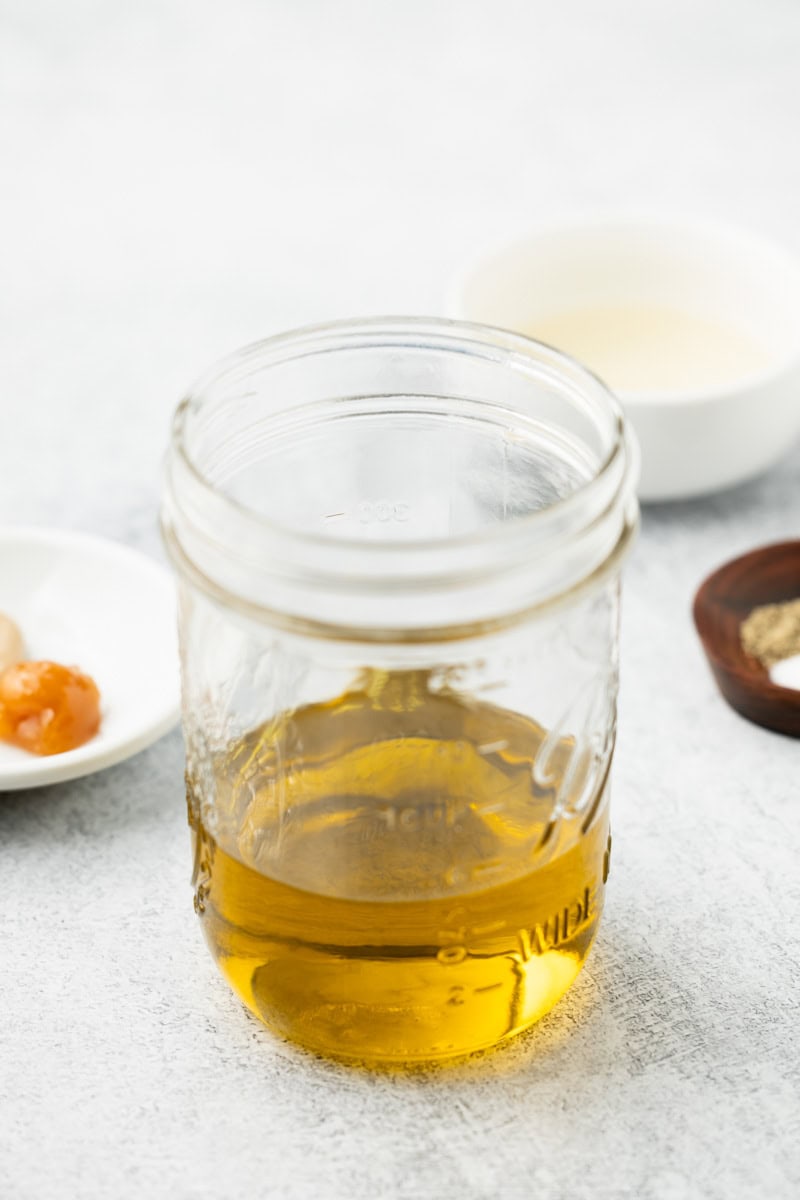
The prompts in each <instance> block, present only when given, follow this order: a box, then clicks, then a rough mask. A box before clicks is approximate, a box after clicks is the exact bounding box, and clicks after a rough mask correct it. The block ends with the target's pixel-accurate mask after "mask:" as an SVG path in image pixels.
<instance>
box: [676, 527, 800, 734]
mask: <svg viewBox="0 0 800 1200" xmlns="http://www.w3.org/2000/svg"><path fill="white" fill-rule="evenodd" d="M798 598H800V541H792V542H778V543H776V544H774V545H771V546H762V547H761V548H760V549H758V550H751V551H750V553H749V554H743V555H742V556H741V557H740V558H735V559H733V560H732V561H731V562H728V563H725V565H724V566H722V567H720V568H719V569H718V570H716V571H714V572H713V574H711V575H709V577H708V579H706V580H705V582H704V583H703V584H702V585H701V587H700V588H699V590H698V592H697V595H696V596H695V599H694V622H695V625H696V627H697V632H698V634H699V635H700V640H701V642H702V643H703V649H704V650H705V652H706V657H707V658H708V661H709V664H710V666H711V670H712V671H713V673H714V678H715V679H716V681H717V684H718V685H719V689H720V691H721V692H722V694H723V696H724V697H725V699H726V700H727V701H728V703H729V704H730V705H731V706H732V707H733V708H735V709H736V711H737V712H738V713H740V714H741V715H742V716H743V717H746V718H747V720H748V721H753V722H755V724H756V725H763V726H764V727H765V728H766V729H774V730H775V731H776V732H778V733H785V734H788V735H789V736H791V737H800V690H796V689H794V688H785V687H780V686H779V685H778V684H776V683H773V682H772V680H771V679H770V677H769V674H768V672H767V669H766V667H764V666H763V664H762V663H760V662H759V661H758V659H756V658H753V657H752V656H751V655H749V654H746V653H745V651H744V649H743V647H742V643H741V635H740V630H741V625H742V622H743V621H744V620H745V619H746V618H747V617H748V616H749V614H750V613H751V612H752V610H753V609H754V608H757V607H758V606H759V605H761V604H782V603H784V602H785V601H787V600H796V599H798Z"/></svg>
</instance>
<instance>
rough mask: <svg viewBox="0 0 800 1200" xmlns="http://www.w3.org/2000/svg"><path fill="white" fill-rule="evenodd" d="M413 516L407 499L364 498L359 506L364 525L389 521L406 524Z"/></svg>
mask: <svg viewBox="0 0 800 1200" xmlns="http://www.w3.org/2000/svg"><path fill="white" fill-rule="evenodd" d="M410 516H411V505H410V504H409V503H408V501H406V500H362V501H361V503H360V504H359V506H358V519H359V521H360V522H361V524H362V525H373V524H374V523H375V522H376V521H379V522H380V523H381V524H382V525H385V524H387V523H388V522H389V521H393V522H396V523H397V524H400V525H402V524H404V523H405V522H406V521H407V520H408V519H409V517H410Z"/></svg>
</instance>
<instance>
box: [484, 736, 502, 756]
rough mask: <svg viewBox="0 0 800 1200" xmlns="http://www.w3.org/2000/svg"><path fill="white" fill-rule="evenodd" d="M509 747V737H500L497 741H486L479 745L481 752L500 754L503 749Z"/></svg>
mask: <svg viewBox="0 0 800 1200" xmlns="http://www.w3.org/2000/svg"><path fill="white" fill-rule="evenodd" d="M507 748H508V738H500V739H499V741H496V742H484V743H483V745H482V746H478V753H479V754H499V753H500V751H501V750H506V749H507Z"/></svg>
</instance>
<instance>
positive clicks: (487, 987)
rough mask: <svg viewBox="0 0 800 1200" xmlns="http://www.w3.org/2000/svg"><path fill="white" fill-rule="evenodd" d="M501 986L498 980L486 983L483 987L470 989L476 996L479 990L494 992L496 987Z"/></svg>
mask: <svg viewBox="0 0 800 1200" xmlns="http://www.w3.org/2000/svg"><path fill="white" fill-rule="evenodd" d="M502 986H503V985H502V983H501V982H500V981H499V980H498V981H497V983H487V984H485V985H484V986H483V987H479V988H473V989H472V990H473V991H474V992H475V995H476V996H477V995H478V993H479V992H495V991H497V989H498V988H501V987H502Z"/></svg>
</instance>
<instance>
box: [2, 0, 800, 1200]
mask: <svg viewBox="0 0 800 1200" xmlns="http://www.w3.org/2000/svg"><path fill="white" fill-rule="evenodd" d="M0 35H1V36H0V94H1V95H2V106H1V108H0V112H1V113H2V126H0V161H2V163H3V187H2V192H1V193H0V208H1V215H2V222H0V230H2V232H1V233H0V237H1V238H2V246H0V262H2V280H3V286H2V289H0V329H2V332H3V342H2V349H1V350H0V354H1V358H0V389H1V390H0V413H2V420H3V427H2V436H0V519H1V520H4V521H15V522H20V521H23V520H29V521H34V522H42V523H57V524H62V525H65V526H71V527H81V528H86V529H89V530H94V531H96V532H100V533H104V534H108V535H111V536H115V537H118V538H120V539H121V540H124V541H127V542H129V543H131V544H133V545H138V546H141V547H143V548H145V549H147V550H150V551H152V552H153V553H154V554H160V549H159V545H158V538H157V532H156V527H155V505H156V496H157V486H158V467H159V457H160V453H161V449H162V447H163V445H164V442H165V439H166V435H167V427H168V420H169V414H170V411H171V408H172V406H173V404H174V402H175V400H176V399H177V397H178V396H179V394H180V392H181V389H182V388H183V387H184V386H185V385H186V383H187V382H188V381H189V380H190V379H191V378H192V377H193V375H194V374H195V373H197V371H198V370H199V369H201V368H202V367H203V366H205V365H206V364H207V363H208V362H209V361H210V360H213V359H214V358H215V357H216V356H217V355H218V354H220V353H222V352H224V351H226V350H229V349H232V348H234V347H235V346H237V345H239V344H241V343H243V342H245V341H247V340H249V339H252V338H254V337H256V336H259V335H261V334H265V333H269V332H274V331H276V330H278V329H280V328H283V327H289V326H291V325H293V324H297V323H300V322H304V321H309V320H315V319H318V318H326V317H334V316H342V315H347V314H354V313H369V312H379V311H381V310H386V311H388V310H394V311H403V310H405V311H429V312H430V311H437V310H438V309H439V308H440V306H441V295H442V289H443V286H444V281H445V279H446V277H447V276H448V275H449V273H450V271H451V270H452V269H453V268H454V267H455V266H456V265H457V264H458V263H459V262H460V261H461V259H463V258H464V257H465V256H466V255H469V254H470V253H471V252H472V251H473V249H474V248H475V245H476V244H477V243H479V242H481V241H484V240H486V238H487V237H488V238H489V239H491V238H492V237H494V236H496V235H497V234H498V233H503V232H507V231H509V230H513V229H517V228H519V227H521V226H523V225H524V224H526V223H527V222H533V221H537V220H544V219H549V218H551V217H553V216H554V215H556V216H557V215H559V214H562V213H564V212H567V211H569V212H576V211H580V210H581V209H582V208H596V207H603V206H614V205H617V204H620V203H626V204H630V205H632V206H636V207H641V206H647V205H657V206H659V207H665V206H668V205H671V206H676V207H678V208H681V209H683V210H684V211H693V212H696V213H699V214H700V215H711V216H713V215H715V214H719V215H724V216H725V217H726V218H728V219H733V220H740V221H744V222H746V223H750V224H753V225H755V226H757V227H760V228H762V229H763V230H764V231H765V232H767V233H771V234H773V235H774V236H777V237H780V238H783V239H784V240H785V241H787V242H788V243H789V244H791V245H794V246H795V248H798V247H800V216H798V214H799V213H800V158H798V155H797V153H796V145H797V133H796V129H797V119H798V115H800V74H799V73H798V70H797V62H798V58H799V57H800V8H799V7H798V5H797V4H796V3H795V0H735V2H734V0H705V2H704V3H698V2H697V0H672V2H671V3H670V4H668V5H666V4H665V5H656V4H651V5H648V4H642V3H640V2H636V0H608V2H607V3H604V4H597V3H595V2H594V0H571V2H570V3H562V4H552V3H550V4H545V3H543V2H535V3H532V2H530V0H527V2H519V3H512V2H503V0H499V2H497V3H492V4H489V3H485V4H476V3H470V2H466V0H460V2H459V3H455V2H453V3H444V2H437V0H428V2H423V0H404V2H403V3H402V4H400V3H397V4H389V3H383V4H376V3H368V2H367V0H361V2H359V3H350V2H346V3H345V2H339V3H336V4H327V5H326V4H324V3H323V2H322V0H296V2H291V3H290V2H289V0H286V2H285V3H278V2H277V0H263V2H260V3H259V2H258V0H249V2H247V0H229V2H228V3H227V4H224V5H221V4H214V3H212V2H211V0H183V2H180V0H165V2H164V3H157V2H156V0H140V2H139V3H137V4H132V3H131V4H128V3H123V0H115V2H112V3H109V2H101V0H73V2H72V3H70V4H64V3H60V2H57V0H51V2H50V3H45V2H44V0H4V2H3V3H2V4H0ZM793 534H794V535H798V534H800V461H799V460H798V452H797V450H794V451H793V452H792V453H791V454H790V457H789V458H787V460H786V461H785V462H784V463H783V464H782V465H781V466H780V467H779V468H778V469H777V470H775V471H774V472H773V473H772V474H771V475H770V477H769V478H767V479H764V480H762V481H760V482H758V483H754V484H752V485H749V486H747V487H745V488H743V489H740V490H737V491H736V492H732V493H729V494H727V495H724V496H720V497H717V498H716V499H713V500H709V501H707V502H703V503H697V504H693V505H685V506H671V507H663V508H660V509H658V510H654V511H650V512H648V513H647V515H646V518H645V523H644V530H643V535H642V538H641V540H640V543H639V546H638V549H637V552H636V556H635V559H634V561H633V563H632V565H631V569H630V571H629V573H628V577H627V593H626V604H625V613H624V638H623V642H624V646H623V651H624V662H623V667H624V678H623V702H622V712H621V736H620V742H619V750H618V757H617V769H616V782H615V793H614V824H615V860H614V868H613V873H612V877H611V884H610V891H609V905H608V910H607V914H606V918H605V921H604V924H603V927H602V932H601V936H600V939H599V943H598V946H597V948H596V950H595V952H594V953H593V955H592V958H591V959H590V963H589V965H588V967H587V970H586V971H585V973H584V974H583V976H582V977H581V979H580V981H579V983H578V984H577V986H576V987H575V988H574V990H573V992H572V993H571V995H570V996H569V997H568V998H567V999H566V1000H565V1001H564V1003H562V1005H561V1006H560V1007H559V1008H558V1009H557V1010H556V1011H555V1012H554V1013H553V1014H552V1015H551V1016H550V1017H549V1018H547V1019H546V1020H545V1021H544V1022H543V1023H542V1024H541V1025H540V1026H539V1027H538V1028H537V1029H536V1030H534V1031H533V1032H532V1033H531V1034H530V1035H528V1036H525V1037H523V1038H522V1039H521V1040H519V1041H518V1042H517V1043H516V1044H514V1045H512V1046H509V1047H508V1048H507V1049H505V1050H503V1051H501V1052H498V1053H496V1054H495V1055H494V1056H490V1057H487V1058H485V1059H483V1060H482V1061H479V1062H476V1063H474V1064H471V1065H468V1066H464V1067H459V1068H458V1069H456V1070H454V1071H452V1072H449V1073H440V1072H430V1073H421V1074H418V1075H414V1076H410V1077H403V1076H399V1077H392V1076H385V1075H374V1076H367V1075H364V1074H359V1073H355V1072H352V1071H348V1070H346V1069H344V1068H342V1067H338V1066H333V1065H330V1064H327V1063H324V1062H320V1061H318V1060H316V1059H314V1058H312V1057H309V1056H306V1055H304V1054H302V1053H301V1052H299V1051H295V1050H293V1049H291V1048H290V1047H288V1046H285V1045H283V1044H281V1043H278V1042H276V1041H274V1040H273V1039H272V1038H271V1037H270V1036H269V1035H268V1034H266V1033H265V1032H263V1031H262V1030H261V1028H260V1027H258V1026H257V1025H256V1023H255V1022H254V1021H253V1020H251V1019H250V1018H249V1017H248V1016H247V1015H246V1014H245V1013H244V1012H243V1010H242V1009H241V1008H240V1006H239V1004H238V1003H237V1001H236V1000H235V999H234V998H233V997H232V995H231V994H229V992H228V990H227V988H226V986H225V985H224V983H223V982H222V980H221V979H220V978H218V977H217V975H216V974H215V971H214V968H213V966H212V963H211V960H210V958H209V957H208V955H207V953H206V951H205V948H204V946H203V944H202V942H201V938H200V932H199V929H198V928H197V926H196V924H195V921H194V917H193V914H192V910H191V897H190V891H189V887H188V882H187V875H188V869H189V861H188V845H187V842H188V839H187V833H186V829H185V822H184V815H183V799H182V784H181V767H182V762H181V747H180V741H179V738H178V736H177V735H172V736H170V737H169V738H167V739H166V740H164V741H162V742H161V743H159V744H158V745H157V746H155V747H153V748H151V749H150V750H148V751H146V752H144V753H143V754H142V755H140V756H139V757H138V758H136V759H134V760H132V761H131V762H129V763H127V764H125V765H123V766H121V767H118V768H116V769H114V770H112V771H109V772H107V773H105V774H102V775H98V776H95V777H93V778H90V779H86V780H83V781H81V782H77V783H74V784H65V785H62V786H59V787H55V788H53V789H51V790H46V791H42V792H30V793H16V794H9V795H6V796H3V797H0V837H2V843H1V847H0V855H1V856H2V865H1V866H0V878H1V879H2V905H1V906H0V939H1V944H2V949H3V962H4V969H3V972H2V974H0V1005H1V1006H2V1013H3V1016H2V1022H1V1023H0V1063H2V1066H1V1067H0V1079H1V1080H2V1083H1V1084H0V1087H1V1088H2V1110H3V1116H2V1126H3V1137H2V1138H0V1194H2V1195H3V1196H4V1197H5V1196H8V1197H14V1198H15V1200H28V1198H31V1197H35V1198H37V1200H38V1198H39V1197H42V1198H48V1200H49V1198H50V1197H55V1196H58V1197H61V1196H64V1197H81V1198H82V1200H83V1198H87V1200H95V1198H100V1197H102V1198H104V1200H105V1198H107V1197H109V1196H114V1197H115V1198H117V1200H134V1198H138V1197H141V1196H147V1197H153V1198H154V1200H158V1198H160V1197H170V1198H172V1197H190V1198H191V1197H198V1198H199V1197H207V1196H213V1195H216V1196H219V1197H239V1196H246V1195H254V1196H266V1197H270V1198H272V1197H275V1198H281V1200H282V1198H284V1197H285V1198H287V1200H295V1198H302V1200H305V1198H306V1197H308V1198H311V1197H315V1198H316V1197H324V1198H325V1200H337V1198H338V1197H343V1198H345V1197H346V1198H347V1200H383V1198H387V1200H395V1198H396V1200H417V1198H419V1197H424V1198H428V1197H431V1198H435V1200H439V1198H444V1200H449V1198H450V1197H453V1198H455V1197H458V1200H493V1198H494V1197H526V1198H527V1197H536V1198H542V1200H581V1198H583V1197H587V1198H588V1197H592V1198H593V1200H617V1198H628V1197H630V1198H631V1200H639V1198H642V1200H680V1198H682V1197H709V1198H712V1197H713V1198H714V1200H729V1198H732V1197H733V1198H738V1197H754V1198H757V1197H758V1198H760V1197H770V1198H777V1200H783V1198H784V1197H786V1198H787V1200H788V1198H789V1197H795V1196H796V1195H797V1193H798V1188H800V1097H799V1096H798V1060H799V1059H800V1038H799V1037H798V985H799V983H800V980H799V979H798V974H799V972H800V968H799V967H798V964H799V963H800V935H799V934H798V929H799V928H800V926H799V924H798V919H799V918H798V908H799V901H800V884H799V883H798V879H800V872H799V871H798V858H799V857H800V853H799V852H800V795H799V794H798V793H799V792H800V788H799V787H798V765H799V764H800V745H798V743H797V742H794V741H790V740H788V739H783V738H780V737H778V736H777V735H772V734H769V733H767V732H764V731H763V730H760V729H757V728H755V727H754V726H750V725H748V724H746V723H745V722H743V721H741V720H739V719H738V718H737V717H736V716H735V715H734V714H732V713H731V712H729V711H728V709H727V708H726V707H725V706H724V704H723V703H722V701H721V700H720V699H719V698H718V697H717V695H716V693H715V690H714V686H713V684H712V681H711V678H710V676H709V674H708V671H707V670H706V667H705V664H704V662H703V661H702V658H701V654H700V651H699V648H698V645H697V643H696V640H695V636H694V633H693V630H692V628H691V625H690V620H689V604H690V599H691V595H692V592H693V589H694V587H695V585H696V584H697V583H698V582H699V581H700V579H701V578H702V577H703V576H704V575H705V573H706V572H707V571H708V570H709V569H710V568H711V567H713V566H714V565H716V564H717V563H718V562H719V561H720V560H722V559H723V558H726V557H728V556H729V555H732V554H735V553H737V552H739V551H742V550H745V549H747V548H748V547H750V546H752V545H754V544H757V543H760V542H764V541H768V540H770V539H775V538H780V537H785V536H787V535H788V536H791V535H793Z"/></svg>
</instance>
